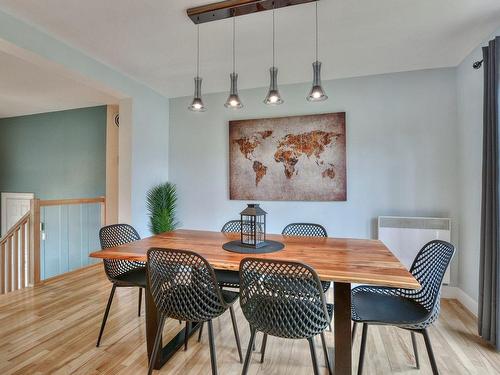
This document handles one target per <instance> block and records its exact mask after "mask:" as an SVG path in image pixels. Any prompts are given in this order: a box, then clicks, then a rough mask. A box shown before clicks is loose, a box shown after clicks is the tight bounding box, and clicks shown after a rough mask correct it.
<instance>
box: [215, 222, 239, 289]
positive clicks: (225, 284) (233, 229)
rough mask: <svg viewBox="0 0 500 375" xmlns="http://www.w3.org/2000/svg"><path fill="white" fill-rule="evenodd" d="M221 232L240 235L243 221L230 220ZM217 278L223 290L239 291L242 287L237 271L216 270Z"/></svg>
mask: <svg viewBox="0 0 500 375" xmlns="http://www.w3.org/2000/svg"><path fill="white" fill-rule="evenodd" d="M220 231H221V232H222V233H240V231H241V221H240V220H230V221H228V222H226V223H225V224H224V225H223V226H222V229H221V230H220ZM215 276H216V277H217V282H218V283H219V286H220V287H221V288H234V289H239V287H240V277H239V275H238V272H237V271H227V270H215Z"/></svg>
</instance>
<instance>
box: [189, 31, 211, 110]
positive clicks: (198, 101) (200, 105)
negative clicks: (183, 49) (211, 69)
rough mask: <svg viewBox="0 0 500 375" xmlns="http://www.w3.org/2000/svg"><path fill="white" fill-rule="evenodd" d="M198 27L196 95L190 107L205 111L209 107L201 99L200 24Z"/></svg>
mask: <svg viewBox="0 0 500 375" xmlns="http://www.w3.org/2000/svg"><path fill="white" fill-rule="evenodd" d="M196 27H197V29H196V31H197V35H196V38H197V47H196V77H195V78H194V97H193V101H192V102H191V105H190V106H189V107H188V109H190V110H191V111H193V112H204V111H206V110H207V107H205V105H204V104H203V100H202V99H201V80H202V79H201V77H200V25H199V24H198V25H196Z"/></svg>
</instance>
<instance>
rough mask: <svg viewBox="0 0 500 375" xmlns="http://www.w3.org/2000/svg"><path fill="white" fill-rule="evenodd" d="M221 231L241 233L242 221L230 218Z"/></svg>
mask: <svg viewBox="0 0 500 375" xmlns="http://www.w3.org/2000/svg"><path fill="white" fill-rule="evenodd" d="M220 231H221V232H222V233H239V232H241V221H240V220H229V221H228V222H227V223H225V224H224V225H223V226H222V229H221V230H220Z"/></svg>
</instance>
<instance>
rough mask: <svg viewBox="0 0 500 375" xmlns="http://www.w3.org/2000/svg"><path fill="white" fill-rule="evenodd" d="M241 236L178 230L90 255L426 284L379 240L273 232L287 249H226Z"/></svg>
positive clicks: (376, 282)
mask: <svg viewBox="0 0 500 375" xmlns="http://www.w3.org/2000/svg"><path fill="white" fill-rule="evenodd" d="M239 238H240V234H239V233H222V232H213V231H202V230H188V229H178V230H175V231H172V232H167V233H162V234H157V235H154V236H151V237H147V238H144V239H141V240H138V241H134V242H130V243H127V244H124V245H120V246H116V247H110V248H107V249H104V250H99V251H95V252H93V253H91V254H90V257H93V258H103V259H122V260H131V261H133V260H135V261H146V260H147V251H148V249H150V248H153V247H154V248H168V249H177V250H192V251H195V252H197V253H198V254H200V255H202V256H203V257H205V258H206V259H207V261H208V262H209V263H210V264H211V265H212V267H214V268H215V269H222V270H232V271H238V269H239V265H240V262H241V260H242V259H244V258H247V257H256V258H266V259H277V260H287V261H299V262H303V263H306V264H308V265H309V266H311V267H312V268H314V269H315V271H316V272H317V274H318V276H319V277H320V279H321V280H325V281H334V282H345V283H357V284H373V285H380V286H388V287H395V288H408V289H418V288H420V284H419V283H418V281H417V280H416V279H415V278H414V277H413V275H412V274H411V273H410V272H408V270H407V269H406V268H405V266H404V265H403V264H402V263H401V262H400V261H399V260H398V259H397V258H396V256H394V254H392V252H391V251H390V250H389V249H388V248H387V247H386V246H385V245H384V244H383V243H382V242H381V241H379V240H368V239H353V238H330V237H327V238H323V237H299V236H283V235H281V234H267V235H266V239H268V240H273V241H279V242H282V243H283V244H284V245H285V246H284V248H283V250H280V251H277V252H273V253H267V254H241V253H235V252H230V251H226V250H224V249H223V248H222V245H223V244H224V243H226V242H229V241H234V240H237V239H239Z"/></svg>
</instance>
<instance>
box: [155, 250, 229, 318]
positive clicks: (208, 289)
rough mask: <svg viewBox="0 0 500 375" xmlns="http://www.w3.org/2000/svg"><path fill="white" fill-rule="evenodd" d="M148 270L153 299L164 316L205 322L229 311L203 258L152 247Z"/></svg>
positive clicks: (189, 253) (197, 255) (191, 253)
mask: <svg viewBox="0 0 500 375" xmlns="http://www.w3.org/2000/svg"><path fill="white" fill-rule="evenodd" d="M147 267H148V277H149V282H150V286H151V293H152V295H153V299H154V301H155V304H156V307H157V308H158V309H159V310H160V312H161V313H162V314H164V315H165V316H167V317H170V318H173V319H177V320H184V321H188V322H203V321H207V320H211V319H213V318H215V317H217V316H219V315H220V314H221V313H222V312H224V311H225V310H226V308H227V306H226V304H225V303H224V299H223V298H222V293H221V290H220V288H219V286H218V284H217V279H216V278H215V273H214V270H213V268H212V267H211V266H210V264H209V263H208V262H207V261H206V259H205V258H203V257H202V256H201V255H199V254H197V253H194V252H192V251H187V250H173V249H161V248H151V249H149V250H148V261H147Z"/></svg>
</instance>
